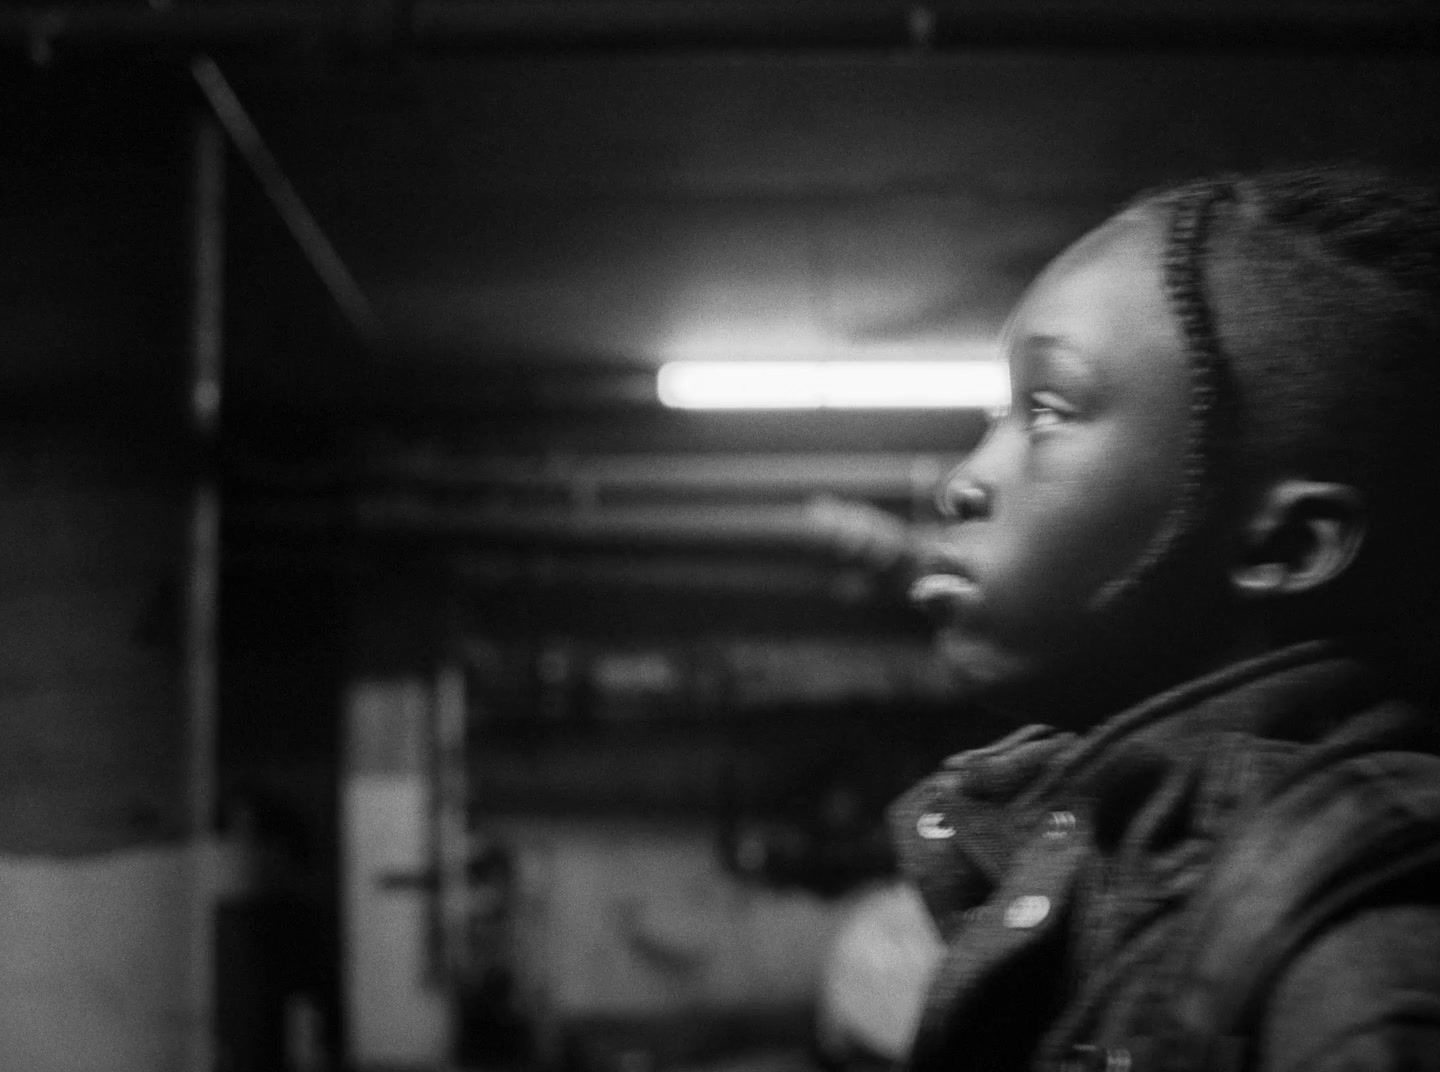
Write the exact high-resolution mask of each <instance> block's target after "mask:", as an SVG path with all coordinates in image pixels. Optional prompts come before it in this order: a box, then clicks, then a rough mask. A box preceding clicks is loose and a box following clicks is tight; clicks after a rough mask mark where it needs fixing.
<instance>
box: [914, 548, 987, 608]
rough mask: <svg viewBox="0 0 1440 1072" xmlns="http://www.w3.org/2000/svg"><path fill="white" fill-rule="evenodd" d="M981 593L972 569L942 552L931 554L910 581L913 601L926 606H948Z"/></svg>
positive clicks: (967, 601)
mask: <svg viewBox="0 0 1440 1072" xmlns="http://www.w3.org/2000/svg"><path fill="white" fill-rule="evenodd" d="M978 593H979V585H977V584H976V583H975V578H974V577H972V576H971V575H970V572H969V570H967V569H965V568H964V567H963V566H961V565H960V564H959V563H956V562H952V561H949V560H948V559H946V558H944V557H942V556H938V555H936V556H930V557H929V558H928V560H927V561H925V562H924V563H923V566H922V572H921V573H920V574H919V576H917V577H916V578H915V580H914V581H913V582H911V584H910V592H909V596H910V602H911V603H913V604H915V605H916V606H917V607H921V608H923V609H945V608H949V607H952V606H954V605H956V604H968V603H971V602H973V601H974V599H975V597H976V595H977V594H978Z"/></svg>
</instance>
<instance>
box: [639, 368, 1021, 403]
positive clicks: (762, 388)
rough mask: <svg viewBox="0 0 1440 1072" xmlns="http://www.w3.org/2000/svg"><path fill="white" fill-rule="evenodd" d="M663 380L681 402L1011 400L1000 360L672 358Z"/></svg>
mask: <svg viewBox="0 0 1440 1072" xmlns="http://www.w3.org/2000/svg"><path fill="white" fill-rule="evenodd" d="M656 384H657V387H658V390H659V394H660V401H661V402H663V403H664V404H665V405H667V406H670V407H671V408H674V409H945V408H953V409H996V408H1000V407H1003V406H1005V405H1007V404H1008V403H1009V401H1010V379H1009V374H1008V372H1007V370H1006V367H1005V365H1004V363H1003V362H999V361H964V360H960V361H672V362H669V363H668V364H665V365H662V366H661V367H660V374H659V377H658V379H657V381H656Z"/></svg>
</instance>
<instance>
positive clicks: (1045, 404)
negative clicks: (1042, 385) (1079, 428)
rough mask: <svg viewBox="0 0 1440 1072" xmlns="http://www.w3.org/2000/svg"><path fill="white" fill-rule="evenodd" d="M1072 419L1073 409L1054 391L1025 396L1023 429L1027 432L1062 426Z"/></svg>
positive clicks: (1032, 393)
mask: <svg viewBox="0 0 1440 1072" xmlns="http://www.w3.org/2000/svg"><path fill="white" fill-rule="evenodd" d="M1074 417H1075V409H1074V407H1073V406H1071V405H1070V404H1069V403H1068V402H1066V401H1065V399H1064V398H1063V397H1062V396H1060V395H1059V394H1056V393H1055V392H1054V391H1031V392H1030V393H1028V394H1027V395H1026V396H1025V427H1026V429H1027V430H1029V431H1038V430H1040V429H1044V428H1051V427H1053V426H1055V425H1057V424H1064V423H1066V422H1067V421H1070V420H1072V419H1074Z"/></svg>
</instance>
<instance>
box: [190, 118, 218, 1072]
mask: <svg viewBox="0 0 1440 1072" xmlns="http://www.w3.org/2000/svg"><path fill="white" fill-rule="evenodd" d="M193 166H194V172H193V175H192V187H191V204H190V256H191V265H190V268H191V273H190V288H191V289H190V301H191V320H190V340H189V343H190V363H189V369H188V384H187V386H188V389H189V393H188V397H187V400H186V401H187V407H188V411H189V412H188V417H189V427H190V433H191V436H192V442H193V444H194V449H195V452H196V455H197V457H198V463H197V465H196V467H195V471H194V474H193V476H192V478H191V480H192V482H191V488H190V503H189V517H188V532H187V534H186V536H187V540H186V556H187V561H186V578H185V581H186V583H185V610H184V613H185V620H184V627H185V628H184V710H185V724H186V731H187V733H186V743H187V754H186V779H187V785H186V792H187V801H186V803H187V815H188V819H189V830H188V833H189V836H190V847H191V854H192V856H191V858H192V860H193V861H194V865H195V866H194V871H193V874H192V883H191V887H190V920H189V922H190V932H189V933H190V955H189V957H188V966H189V971H190V979H189V993H190V994H191V995H192V1000H193V1004H192V1006H191V1007H192V1008H193V1009H194V1010H195V1012H196V1013H197V1014H198V1022H197V1023H196V1024H195V1025H194V1027H193V1029H192V1031H191V1034H190V1052H189V1055H188V1061H187V1063H188V1066H189V1067H190V1068H191V1069H194V1070H195V1072H210V1070H211V1069H213V1068H214V1067H215V1018H214V1006H215V994H214V991H215V985H214V978H215V973H214V962H215V961H214V958H215V881H214V860H213V845H212V841H213V838H212V831H213V828H214V815H215V807H216V781H217V767H218V761H219V757H218V754H217V751H218V749H217V736H218V734H217V730H218V723H219V696H218V692H219V681H218V679H219V673H218V671H219V650H218V632H219V604H220V491H219V487H218V485H217V477H216V473H215V465H214V454H215V445H216V439H217V437H218V435H219V424H220V401H221V361H222V356H223V347H222V343H223V337H224V288H225V142H224V135H223V134H222V132H221V130H220V126H219V124H218V123H217V122H216V121H215V120H214V118H212V117H211V116H209V115H206V116H205V117H204V118H203V119H201V120H200V121H199V122H198V123H197V125H196V129H195V135H194V164H193Z"/></svg>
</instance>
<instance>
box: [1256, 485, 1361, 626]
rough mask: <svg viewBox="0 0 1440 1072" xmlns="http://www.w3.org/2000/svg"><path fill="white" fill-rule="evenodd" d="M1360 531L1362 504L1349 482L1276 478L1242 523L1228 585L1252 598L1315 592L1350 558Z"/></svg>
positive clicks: (1357, 550)
mask: <svg viewBox="0 0 1440 1072" xmlns="http://www.w3.org/2000/svg"><path fill="white" fill-rule="evenodd" d="M1365 532H1366V510H1365V502H1364V499H1363V497H1362V496H1361V495H1360V493H1359V492H1358V491H1356V489H1355V488H1353V487H1351V486H1350V485H1349V484H1336V483H1327V482H1323V481H1314V480H1297V479H1284V480H1279V481H1276V482H1275V483H1274V484H1272V485H1271V486H1270V487H1268V488H1267V489H1266V491H1265V493H1264V495H1263V496H1262V497H1261V500H1260V502H1259V503H1258V504H1257V506H1256V508H1255V511H1254V513H1253V515H1252V516H1251V518H1250V522H1249V524H1248V526H1247V527H1246V531H1245V540H1244V546H1243V550H1242V554H1241V560H1240V562H1239V563H1238V564H1237V565H1236V566H1235V567H1234V568H1233V569H1232V570H1231V572H1230V580H1231V584H1232V585H1233V586H1234V588H1235V590H1236V591H1237V592H1238V593H1239V594H1240V595H1241V596H1243V597H1247V598H1252V599H1263V598H1268V597H1271V596H1292V595H1300V594H1303V593H1306V592H1314V591H1317V590H1318V589H1320V588H1322V587H1323V586H1325V585H1327V584H1329V583H1331V582H1332V581H1334V580H1335V579H1336V578H1338V577H1339V576H1340V575H1341V574H1342V573H1344V572H1345V570H1346V569H1348V568H1349V566H1350V564H1351V563H1352V562H1354V561H1355V558H1356V556H1357V555H1358V554H1359V553H1360V547H1361V545H1362V544H1363V543H1364V542H1365Z"/></svg>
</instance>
